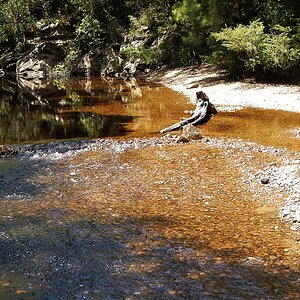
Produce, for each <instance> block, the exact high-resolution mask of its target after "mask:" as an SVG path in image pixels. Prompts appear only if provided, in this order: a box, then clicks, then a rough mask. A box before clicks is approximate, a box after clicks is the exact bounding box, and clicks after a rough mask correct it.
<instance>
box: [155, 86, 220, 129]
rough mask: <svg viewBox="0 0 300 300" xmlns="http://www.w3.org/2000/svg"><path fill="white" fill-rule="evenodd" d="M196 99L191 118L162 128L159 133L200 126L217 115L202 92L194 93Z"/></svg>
mask: <svg viewBox="0 0 300 300" xmlns="http://www.w3.org/2000/svg"><path fill="white" fill-rule="evenodd" d="M196 97H197V100H196V108H195V111H194V113H193V115H192V116H191V117H189V118H187V119H184V120H182V121H180V122H178V123H175V124H173V125H171V126H169V127H167V128H164V129H162V130H161V131H160V132H161V133H166V132H168V131H173V130H177V129H180V128H182V127H183V126H185V125H188V124H191V125H202V124H204V123H206V122H208V121H209V120H210V118H211V117H212V116H213V115H216V114H217V113H218V112H217V110H216V108H215V106H214V105H213V104H212V103H211V102H210V101H209V98H208V97H207V95H206V94H205V93H204V92H202V91H200V92H196Z"/></svg>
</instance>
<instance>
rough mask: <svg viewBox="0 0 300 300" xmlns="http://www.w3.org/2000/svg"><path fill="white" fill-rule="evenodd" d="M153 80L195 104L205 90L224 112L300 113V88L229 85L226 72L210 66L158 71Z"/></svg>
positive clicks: (292, 86) (291, 86) (230, 83)
mask: <svg viewBox="0 0 300 300" xmlns="http://www.w3.org/2000/svg"><path fill="white" fill-rule="evenodd" d="M150 77H151V79H154V80H156V81H159V82H161V83H163V84H165V85H166V86H168V87H170V88H171V89H173V90H176V91H178V92H180V93H183V94H184V95H185V96H187V97H188V98H189V99H191V101H194V100H195V92H196V91H197V90H203V91H204V92H205V93H206V94H207V95H208V96H209V98H210V99H211V101H212V103H214V104H215V105H216V106H217V107H218V108H219V109H220V110H227V109H232V107H234V108H239V107H257V108H265V109H281V110H287V111H293V112H300V86H299V85H287V84H265V83H255V82H254V81H251V80H248V81H228V80H227V78H226V74H225V73H224V72H221V71H219V70H217V69H215V68H214V67H212V66H209V65H201V66H198V67H187V68H177V69H163V70H158V71H155V72H153V73H152V74H151V76H150Z"/></svg>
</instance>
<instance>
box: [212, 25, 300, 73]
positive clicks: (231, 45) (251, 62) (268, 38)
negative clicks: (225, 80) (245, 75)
mask: <svg viewBox="0 0 300 300" xmlns="http://www.w3.org/2000/svg"><path fill="white" fill-rule="evenodd" d="M290 33H291V29H290V28H289V27H283V26H280V25H276V26H274V27H273V28H272V30H271V32H270V33H265V27H264V25H263V23H262V22H260V21H253V22H251V23H250V24H249V25H248V26H245V25H238V26H237V27H235V28H225V29H223V30H222V31H221V32H219V33H213V34H212V35H213V37H215V38H216V40H217V41H221V42H222V48H220V49H219V52H218V53H215V55H216V57H217V58H219V59H220V58H221V59H223V60H224V61H225V63H226V64H227V67H229V68H230V69H232V70H234V71H236V69H237V66H238V65H242V66H243V67H244V68H245V70H248V71H249V70H251V71H261V70H263V71H264V72H266V71H267V72H272V73H284V72H285V71H287V70H289V69H292V68H294V67H298V66H299V63H300V48H299V47H296V46H295V45H293V42H292V38H291V35H290Z"/></svg>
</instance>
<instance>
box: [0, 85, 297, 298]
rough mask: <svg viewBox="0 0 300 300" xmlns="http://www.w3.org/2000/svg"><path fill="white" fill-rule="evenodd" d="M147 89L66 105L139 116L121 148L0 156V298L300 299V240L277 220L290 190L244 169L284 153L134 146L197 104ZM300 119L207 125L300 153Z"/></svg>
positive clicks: (248, 114) (236, 119) (245, 118)
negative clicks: (55, 156)
mask: <svg viewBox="0 0 300 300" xmlns="http://www.w3.org/2000/svg"><path fill="white" fill-rule="evenodd" d="M84 82H85V81H82V80H79V81H73V83H68V84H69V85H70V89H71V90H72V91H73V92H74V93H79V91H82V90H83V87H82V85H84ZM72 84H73V85H72ZM98 84H99V85H97V84H96V81H95V83H94V85H93V88H92V90H93V91H94V92H95V91H96V90H100V89H101V88H102V83H101V82H98ZM141 89H142V91H143V93H142V94H143V97H140V96H138V98H137V99H138V101H135V100H132V99H129V100H126V101H123V102H122V103H121V102H120V101H119V100H117V101H115V100H114V101H111V102H109V101H108V102H104V103H98V102H97V103H93V104H91V105H83V106H81V107H80V108H78V107H70V106H66V107H64V109H63V111H64V112H63V114H68V113H69V112H70V111H72V113H74V111H75V113H78V111H81V112H82V111H87V112H89V113H95V114H99V115H100V114H108V113H110V114H111V115H116V114H118V115H122V116H123V115H126V116H134V118H132V120H131V121H130V122H127V123H123V124H122V126H123V128H124V132H125V133H124V132H121V133H118V135H119V137H120V139H121V141H119V140H118V139H117V140H116V141H115V147H111V149H110V151H107V150H105V149H104V150H100V149H98V150H97V151H86V152H82V153H81V154H78V155H76V156H74V157H67V156H65V157H64V156H62V158H61V159H60V160H52V159H51V154H50V155H48V156H45V157H43V156H38V157H36V158H34V157H27V158H22V159H19V158H11V159H5V160H3V159H2V160H0V173H1V174H0V201H1V205H0V216H1V218H0V220H1V221H0V222H1V223H0V245H1V246H0V266H1V268H0V299H299V297H300V280H299V278H300V269H299V261H300V246H299V237H298V236H297V234H296V233H295V232H293V231H291V230H290V229H289V226H288V225H287V224H285V223H284V222H282V221H281V220H279V218H278V209H279V207H280V206H281V205H282V203H283V201H284V199H285V197H286V195H285V194H284V193H282V192H280V193H279V192H278V191H277V190H276V188H274V189H270V188H269V187H268V186H263V185H261V184H260V182H259V180H258V182H250V183H251V184H253V185H254V187H255V191H253V187H252V185H251V184H250V185H249V184H248V183H247V182H248V181H249V180H250V179H249V178H248V177H247V172H246V170H248V169H247V168H246V167H251V168H253V170H254V171H253V172H256V171H257V172H261V170H264V169H265V168H267V167H268V166H270V165H276V166H280V163H281V157H280V156H276V155H275V154H274V153H272V152H261V151H259V150H255V149H254V148H255V147H253V149H252V150H251V151H243V149H242V147H241V149H239V148H235V147H232V148H230V147H229V146H226V149H227V150H226V151H225V150H223V149H222V148H217V147H214V146H210V144H209V143H204V142H192V143H190V144H177V145H165V146H161V145H160V146H158V145H156V146H155V145H153V146H152V147H151V146H148V147H145V148H137V149H134V147H132V148H131V149H129V150H128V149H127V150H125V148H126V147H125V146H124V145H126V144H124V143H126V141H124V139H125V137H126V140H127V138H128V139H129V138H130V137H134V136H137V137H141V136H153V135H155V134H154V133H155V132H157V131H159V130H160V129H161V128H163V127H165V126H168V125H170V124H172V123H173V122H176V121H178V119H179V118H180V117H181V116H186V115H187V114H185V113H183V112H184V111H185V110H188V109H191V108H192V107H193V105H190V104H187V103H186V99H184V98H183V97H181V96H180V95H178V94H176V93H174V92H172V91H170V90H169V89H167V88H165V87H161V86H156V85H152V86H150V87H149V86H148V84H145V85H142V87H141ZM128 92H129V91H128ZM95 93H96V92H95ZM130 93H131V92H130ZM118 95H119V94H118ZM56 97H57V96H53V95H52V98H53V99H57V98H56ZM62 97H63V98H64V99H65V96H62ZM88 97H90V94H89V96H88ZM95 97H98V96H96V94H95ZM118 97H119V96H117V98H118ZM50 98H51V97H49V98H48V99H50ZM126 99H127V98H126ZM170 99H172V101H171V102H170ZM49 101H50V100H49ZM55 101H56V100H55ZM97 101H98V100H97ZM258 116H260V117H259V118H258ZM298 117H299V114H290V113H283V112H276V111H270V112H264V111H261V110H255V109H254V110H253V109H247V110H241V111H237V112H231V113H229V112H224V113H219V114H218V115H216V116H215V117H214V118H213V119H212V120H211V121H210V122H209V123H207V124H206V125H204V126H202V127H200V130H201V132H202V133H203V134H205V135H206V136H208V137H210V136H217V137H229V138H237V137H239V138H241V139H246V140H249V141H253V142H261V143H264V144H266V145H270V146H276V147H287V148H288V149H291V150H293V151H294V152H297V151H298V150H299V148H298V147H299V141H298V140H297V139H295V138H293V134H292V133H290V132H291V131H295V129H297V126H299V122H298V120H299V119H298ZM266 133H268V134H266ZM264 136H265V138H264ZM47 139H48V138H47ZM127 143H130V140H128V142H127ZM229 148H230V149H229ZM295 150H296V151H295ZM287 153H288V152H287ZM289 155H290V156H291V157H290V158H289V157H286V158H285V159H290V160H292V159H294V160H295V157H294V156H292V154H289ZM237 161H238V163H237ZM297 239H298V240H297Z"/></svg>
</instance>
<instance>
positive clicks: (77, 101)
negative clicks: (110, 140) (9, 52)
mask: <svg viewBox="0 0 300 300" xmlns="http://www.w3.org/2000/svg"><path fill="white" fill-rule="evenodd" d="M1 83H3V81H2V82H1ZM5 84H6V88H5V89H4V88H3V84H2V85H1V86H2V91H1V87H0V91H1V96H0V143H10V142H22V141H33V140H44V139H48V138H51V139H60V138H63V139H65V138H76V137H90V138H92V137H100V136H111V135H119V134H124V133H125V132H126V131H125V128H124V126H122V124H123V123H127V122H130V121H132V119H133V118H132V117H129V116H116V115H99V114H95V113H89V112H86V109H85V110H84V112H83V110H82V109H83V108H84V107H90V106H93V105H95V104H99V102H100V103H107V102H110V101H114V100H115V98H116V93H120V92H123V91H125V92H124V93H125V94H126V93H129V94H130V89H129V88H128V85H127V84H125V86H126V88H124V80H122V83H121V82H119V81H118V82H117V83H113V85H112V86H109V85H108V84H107V82H106V81H105V80H103V79H102V80H99V78H98V79H97V80H93V79H74V80H70V81H68V82H63V83H60V85H59V89H57V88H53V85H52V86H51V85H50V86H49V87H48V86H46V85H43V87H42V88H41V89H38V88H37V89H36V90H33V91H32V90H30V89H29V88H28V85H27V86H26V88H24V89H25V90H20V86H19V87H18V86H17V85H16V84H15V85H14V86H13V87H11V86H10V85H9V84H7V82H6V83H5ZM111 88H113V89H112V90H113V91H115V92H111V91H112V90H111ZM43 94H44V95H45V96H44V97H43ZM72 107H73V108H76V111H72V110H70V108H72Z"/></svg>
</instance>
